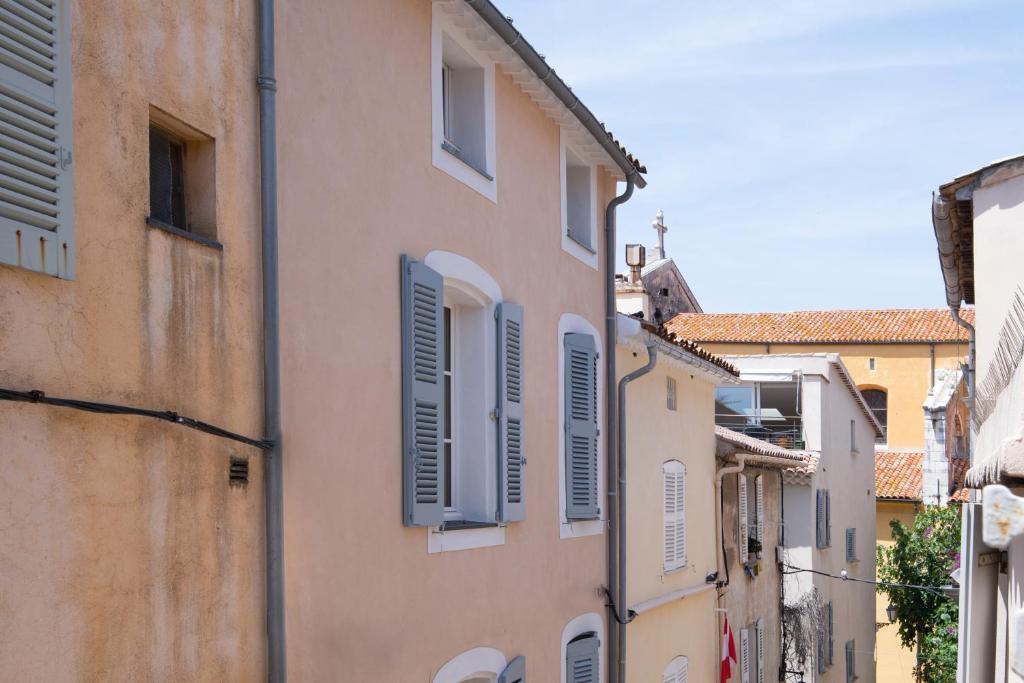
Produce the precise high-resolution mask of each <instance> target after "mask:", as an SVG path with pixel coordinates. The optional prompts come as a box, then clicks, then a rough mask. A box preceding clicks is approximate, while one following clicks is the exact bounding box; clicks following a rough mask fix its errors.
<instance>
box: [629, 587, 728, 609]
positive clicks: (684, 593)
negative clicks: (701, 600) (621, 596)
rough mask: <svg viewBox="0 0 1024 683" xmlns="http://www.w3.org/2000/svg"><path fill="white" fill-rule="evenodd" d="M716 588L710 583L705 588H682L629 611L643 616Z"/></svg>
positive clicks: (636, 605)
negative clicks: (653, 610)
mask: <svg viewBox="0 0 1024 683" xmlns="http://www.w3.org/2000/svg"><path fill="white" fill-rule="evenodd" d="M715 587H716V586H715V584H713V583H708V584H704V585H703V586H693V587H691V588H680V589H679V590H675V591H672V592H670V593H665V594H664V595H659V596H658V597H656V598H651V599H650V600H644V601H643V602H638V603H637V604H635V605H633V606H632V607H630V608H629V611H630V612H633V613H635V614H637V615H641V614H643V613H644V612H650V611H651V610H652V609H656V608H658V607H661V606H662V605H667V604H668V603H670V602H675V601H676V600H684V599H686V598H688V597H690V596H691V595H700V594H701V593H706V592H707V591H709V590H714V589H715Z"/></svg>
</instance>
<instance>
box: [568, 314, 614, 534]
mask: <svg viewBox="0 0 1024 683" xmlns="http://www.w3.org/2000/svg"><path fill="white" fill-rule="evenodd" d="M571 333H577V334H589V335H591V336H592V337H593V338H594V346H595V348H596V349H597V350H598V353H601V354H604V353H607V351H606V350H605V348H604V343H603V342H602V337H601V333H600V332H598V331H597V328H596V327H594V325H593V324H591V322H590V321H589V320H587V319H586V318H584V317H582V316H579V315H576V314H575V313H563V314H562V316H561V317H560V318H559V319H558V337H557V339H556V343H557V344H558V374H557V375H556V377H557V378H558V379H557V384H558V457H557V458H556V460H557V461H558V521H559V529H558V537H559V538H579V537H580V536H595V535H597V534H603V533H604V530H605V526H606V524H607V520H608V500H607V498H606V490H607V487H606V485H605V464H606V463H605V448H604V439H603V438H598V440H597V501H598V503H597V504H598V507H599V508H600V510H601V514H600V518H599V519H588V520H584V521H574V522H570V521H569V519H568V517H567V516H566V514H565V505H566V500H565V381H564V378H565V339H564V338H565V335H567V334H571ZM605 388H606V383H605V376H604V363H603V362H598V364H597V424H599V425H604V392H605ZM602 433H603V431H602Z"/></svg>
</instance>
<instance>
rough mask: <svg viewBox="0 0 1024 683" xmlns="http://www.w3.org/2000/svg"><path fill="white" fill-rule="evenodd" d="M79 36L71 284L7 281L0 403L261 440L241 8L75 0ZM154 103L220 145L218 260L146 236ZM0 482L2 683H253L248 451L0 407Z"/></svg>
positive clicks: (250, 122)
mask: <svg viewBox="0 0 1024 683" xmlns="http://www.w3.org/2000/svg"><path fill="white" fill-rule="evenodd" d="M72 18H73V25H72V39H73V52H72V72H73V98H74V120H73V125H74V149H73V153H74V169H75V215H76V221H75V233H76V236H77V241H78V258H77V279H76V280H74V281H66V280H57V279H54V278H50V277H46V276H43V275H39V274H36V273H30V272H24V271H19V270H17V269H15V268H10V267H6V266H0V358H3V359H4V360H3V361H2V362H0V386H4V387H11V388H14V389H21V390H27V389H40V390H43V391H45V392H46V393H47V394H50V395H53V396H62V397H71V398H78V399H86V400H92V401H101V402H113V403H122V404H128V405H133V406H140V407H145V408H156V409H164V410H174V411H177V412H179V413H181V414H185V415H190V416H194V417H197V418H200V419H203V420H207V421H209V422H213V423H215V424H218V425H221V426H223V427H225V428H228V429H231V430H234V431H238V432H242V433H246V434H251V435H254V436H260V432H261V423H262V418H261V414H260V412H261V410H260V406H261V383H260V375H261V371H260V368H261V361H260V344H259V338H260V326H259V317H258V313H259V282H260V280H259V271H258V269H257V267H256V266H257V264H258V260H259V251H258V250H259V240H258V235H259V221H258V205H257V194H256V188H257V187H258V183H257V166H256V118H255V117H256V110H255V91H254V88H253V78H254V73H255V68H254V58H255V53H254V39H253V35H254V32H255V23H254V6H253V5H252V3H205V2H170V1H164V2H141V1H138V0H105V1H103V2H97V1H93V0H88V1H86V0H76V1H75V2H73V3H72ZM150 105H155V106H157V107H159V108H161V109H163V110H165V111H167V112H168V113H170V114H171V115H173V116H175V117H178V118H179V119H181V120H183V121H185V122H187V123H189V124H191V125H192V126H194V127H196V128H198V129H200V130H202V131H204V132H206V133H207V134H209V135H211V136H213V137H214V138H215V139H216V156H217V177H216V183H217V198H218V206H217V219H218V220H217V223H218V225H217V229H218V233H219V238H220V240H221V241H222V242H223V244H224V250H223V252H220V251H215V250H213V249H210V248H209V247H206V246H203V245H200V244H197V243H195V242H191V241H187V240H185V239H182V238H179V237H175V236H172V235H169V234H167V233H164V232H162V231H158V230H154V229H152V228H148V227H147V226H146V225H145V223H144V218H145V216H146V215H147V213H148V204H149V195H148V180H147V179H148V175H149V165H148V163H149V162H148V155H149V138H148V129H147V126H148V117H149V107H150ZM233 455H234V456H247V457H249V458H250V463H251V477H252V482H251V483H250V484H249V486H248V487H247V488H229V486H228V464H229V457H230V456H233ZM0 464H2V472H3V475H2V476H0V501H2V502H0V518H2V520H3V521H2V522H0V528H2V529H3V532H2V535H0V538H2V543H0V567H2V570H0V624H2V625H3V626H2V633H3V635H2V637H0V671H2V672H3V674H2V675H0V678H3V679H4V680H12V681H129V680H134V681H141V680H147V681H183V680H189V681H253V680H259V679H260V678H261V677H262V676H263V675H264V674H263V671H264V635H263V634H264V620H263V605H264V601H263V585H264V582H263V568H262V567H263V544H262V540H261V539H262V530H263V519H262V509H263V496H262V488H261V476H260V472H261V466H260V465H261V459H260V455H259V454H258V453H257V452H255V451H254V449H252V448H250V447H247V446H244V445H241V444H238V443H234V442H229V441H225V440H221V439H217V438H214V437H212V436H208V435H205V434H201V433H199V432H194V431H191V430H187V429H185V428H183V427H178V426H175V425H171V424H168V423H165V422H157V421H155V420H150V419H144V418H134V417H115V416H110V415H95V414H87V413H82V412H77V411H73V410H68V409H62V408H52V407H46V406H38V405H25V404H11V403H0Z"/></svg>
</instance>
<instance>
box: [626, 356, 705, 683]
mask: <svg viewBox="0 0 1024 683" xmlns="http://www.w3.org/2000/svg"><path fill="white" fill-rule="evenodd" d="M646 360H647V358H646V357H642V358H641V357H637V355H636V354H634V353H633V352H632V351H630V350H627V349H625V348H623V347H619V348H618V355H617V362H618V372H619V375H620V376H622V375H625V374H626V373H628V372H631V371H632V370H634V369H636V368H638V367H640V366H641V365H643V363H644V362H646ZM669 377H672V378H674V379H675V380H676V406H677V409H676V410H675V411H672V410H669V409H668V408H667V400H666V395H667V391H666V385H667V380H668V378H669ZM714 389H715V385H714V383H713V382H712V381H710V380H709V379H705V378H703V376H701V375H696V374H693V373H691V372H688V371H686V370H685V369H683V367H682V366H680V365H679V364H678V363H677V362H676V363H673V361H671V360H669V359H668V358H666V357H665V356H664V355H659V357H658V364H657V365H656V366H655V368H654V370H652V371H651V372H650V373H649V374H647V375H645V376H643V377H641V378H640V379H638V380H636V381H634V382H633V383H631V384H630V385H629V388H628V389H627V398H626V442H627V451H626V453H627V463H628V465H627V468H628V489H627V491H628V496H627V503H626V504H627V509H628V519H627V528H628V537H627V547H626V553H627V603H628V604H629V605H630V606H633V605H636V604H637V603H639V602H642V601H645V600H650V599H652V598H657V597H659V596H662V595H665V594H666V593H670V592H672V591H676V590H679V589H685V588H694V589H700V588H704V587H706V586H707V585H708V584H707V583H706V582H705V581H704V578H705V577H706V576H707V575H708V573H710V572H713V571H715V567H716V548H717V546H716V545H715V514H716V505H715V485H714V477H715V435H714ZM673 459H674V460H679V461H680V462H682V463H683V464H684V465H685V466H686V484H685V496H686V503H685V505H686V561H687V564H686V566H685V567H683V568H681V569H677V570H673V571H671V572H666V571H665V568H664V550H663V537H664V519H663V510H664V507H663V506H664V494H663V490H664V489H663V479H662V465H663V464H664V463H665V462H666V461H668V460H673ZM714 598H715V591H714V589H709V590H707V591H705V592H703V593H699V594H696V595H693V596H690V597H687V598H685V599H684V600H681V601H676V602H672V603H669V604H667V605H662V606H661V607H658V608H655V609H653V610H651V611H649V612H645V613H643V614H641V615H640V616H638V617H637V618H636V620H635V621H633V622H632V623H631V624H630V625H629V634H628V636H627V651H626V652H627V655H626V656H627V667H628V671H629V672H630V673H629V675H628V678H629V680H635V681H660V680H661V674H662V672H663V671H664V669H665V667H666V666H667V665H668V663H669V662H670V661H671V660H672V659H673V658H674V657H676V656H678V655H684V656H686V657H687V658H688V660H689V672H690V680H692V681H707V680H714V676H715V674H716V672H717V671H718V669H717V667H718V654H717V652H718V648H717V642H718V626H717V624H718V622H717V620H716V614H715V611H714V607H715V604H714V603H715V600H714Z"/></svg>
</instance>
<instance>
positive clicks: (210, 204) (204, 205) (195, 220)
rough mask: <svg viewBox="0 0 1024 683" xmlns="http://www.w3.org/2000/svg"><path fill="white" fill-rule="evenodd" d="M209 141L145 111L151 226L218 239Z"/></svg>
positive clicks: (161, 114)
mask: <svg viewBox="0 0 1024 683" xmlns="http://www.w3.org/2000/svg"><path fill="white" fill-rule="evenodd" d="M215 171H216V163H215V156H214V141H213V139H212V138H210V137H209V136H207V135H204V134H203V133H200V132H198V131H196V130H195V129H193V128H191V127H190V126H188V125H187V124H184V123H182V122H180V121H177V120H176V119H174V118H172V117H171V116H169V115H167V114H166V113H164V112H161V111H159V110H156V109H151V110H150V125H149V217H148V218H147V222H148V223H149V224H150V225H153V226H155V227H160V228H164V229H170V230H172V231H176V232H178V233H179V234H181V233H190V234H191V235H195V236H197V237H199V238H201V239H202V240H203V241H214V240H216V239H217V227H216V225H217V221H216V210H217V199H216V197H217V195H216V178H215Z"/></svg>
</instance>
